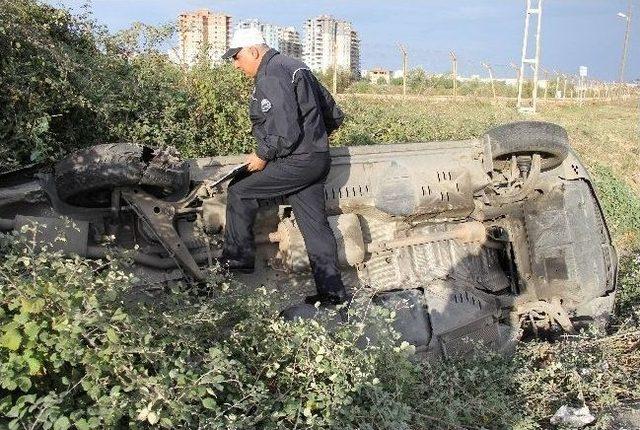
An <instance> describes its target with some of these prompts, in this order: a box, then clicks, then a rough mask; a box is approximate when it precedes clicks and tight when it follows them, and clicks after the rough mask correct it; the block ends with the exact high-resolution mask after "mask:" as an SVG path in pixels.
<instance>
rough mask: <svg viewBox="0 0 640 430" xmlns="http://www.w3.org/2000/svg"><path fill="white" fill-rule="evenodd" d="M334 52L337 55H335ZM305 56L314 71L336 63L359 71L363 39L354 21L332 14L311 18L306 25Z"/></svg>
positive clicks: (352, 71) (343, 67) (353, 72)
mask: <svg viewBox="0 0 640 430" xmlns="http://www.w3.org/2000/svg"><path fill="white" fill-rule="evenodd" d="M334 56H335V58H334ZM302 59H303V61H304V62H305V63H307V65H308V66H309V67H310V68H311V69H312V70H314V71H322V72H324V71H327V70H329V69H330V68H331V67H333V63H334V60H335V62H336V64H337V67H338V69H341V70H349V71H351V73H352V74H353V75H354V76H359V75H360V39H359V38H358V33H357V32H356V30H355V29H354V28H353V25H352V24H351V23H350V22H348V21H341V20H337V19H335V18H333V17H332V16H329V15H321V16H318V17H315V18H311V19H308V20H307V21H306V22H305V25H304V39H303V49H302Z"/></svg>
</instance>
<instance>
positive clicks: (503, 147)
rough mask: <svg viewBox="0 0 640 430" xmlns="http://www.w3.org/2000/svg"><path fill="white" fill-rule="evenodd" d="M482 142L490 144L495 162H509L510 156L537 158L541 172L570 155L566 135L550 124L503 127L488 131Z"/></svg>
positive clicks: (523, 122)
mask: <svg viewBox="0 0 640 430" xmlns="http://www.w3.org/2000/svg"><path fill="white" fill-rule="evenodd" d="M485 139H488V140H489V143H490V144H491V154H492V157H493V160H494V161H503V160H508V159H510V158H511V157H512V156H513V155H532V154H540V156H541V157H542V170H549V169H553V168H554V167H558V166H559V165H560V164H562V162H563V161H564V160H565V158H567V155H568V154H569V138H568V136H567V131H566V130H565V129H564V128H563V127H561V126H559V125H557V124H553V123H550V122H543V121H520V122H512V123H509V124H504V125H501V126H498V127H495V128H493V129H491V130H489V131H488V132H487V134H486V135H485Z"/></svg>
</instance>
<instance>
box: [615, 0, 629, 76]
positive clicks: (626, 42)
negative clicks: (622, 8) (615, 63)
mask: <svg viewBox="0 0 640 430" xmlns="http://www.w3.org/2000/svg"><path fill="white" fill-rule="evenodd" d="M618 16H619V17H620V18H624V19H625V20H627V29H626V30H625V32H624V45H623V47H622V61H621V62H620V83H621V84H622V83H624V69H625V66H626V65H627V53H628V51H629V32H630V30H631V0H629V6H628V7H627V13H626V14H624V13H622V12H618Z"/></svg>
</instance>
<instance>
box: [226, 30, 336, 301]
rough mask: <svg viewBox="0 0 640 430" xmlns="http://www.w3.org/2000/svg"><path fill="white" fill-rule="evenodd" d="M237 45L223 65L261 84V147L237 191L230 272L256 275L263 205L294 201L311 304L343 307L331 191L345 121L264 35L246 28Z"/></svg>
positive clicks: (256, 118) (230, 205) (257, 119)
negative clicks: (333, 152)
mask: <svg viewBox="0 0 640 430" xmlns="http://www.w3.org/2000/svg"><path fill="white" fill-rule="evenodd" d="M230 46H231V48H230V49H229V50H228V51H227V52H226V53H225V54H224V55H223V57H222V58H224V59H228V58H233V64H234V66H235V67H236V68H237V69H240V70H242V71H243V72H244V73H245V75H247V76H249V77H253V78H254V80H255V88H254V90H253V93H252V95H251V102H250V107H249V115H250V117H251V123H252V134H253V136H254V137H255V139H256V141H257V147H256V151H255V152H254V153H252V154H250V155H249V156H248V157H247V160H246V161H247V163H248V166H247V169H248V171H249V172H251V174H249V175H247V176H244V177H240V178H238V179H235V180H233V181H232V182H231V183H230V184H229V189H228V195H227V217H226V228H225V234H224V248H223V253H222V258H221V262H222V264H224V265H226V266H228V268H229V269H230V270H236V271H240V272H245V273H251V272H252V271H253V269H254V264H255V242H254V236H253V223H254V219H255V216H256V213H257V211H258V200H259V199H267V198H273V197H278V196H286V197H287V198H288V200H289V203H290V204H291V207H292V209H293V214H294V215H295V218H296V223H297V225H298V226H299V228H300V231H301V232H302V236H303V238H304V242H305V245H306V248H307V252H308V254H309V261H310V263H311V269H312V270H313V276H314V279H315V283H316V288H317V290H318V294H317V295H314V296H310V297H307V299H306V302H307V303H315V302H320V303H321V304H340V303H343V302H345V301H346V300H347V294H346V290H345V287H344V284H343V283H342V278H341V276H340V270H339V268H338V254H337V247H336V240H335V237H334V236H333V231H332V230H331V227H329V223H328V221H327V214H326V210H325V195H324V184H325V180H326V177H327V174H328V173H329V168H330V165H331V158H330V156H329V140H328V136H329V135H330V134H331V132H333V131H334V130H336V129H337V128H338V127H339V126H340V124H342V120H343V118H344V114H343V113H342V111H341V110H340V109H339V108H338V106H337V105H336V103H335V101H334V100H333V97H331V94H329V92H328V91H327V90H326V89H325V88H324V87H323V86H322V85H321V84H320V83H319V82H318V80H317V79H316V77H315V76H314V75H313V73H312V72H311V70H309V68H308V67H307V66H306V65H305V64H304V63H302V62H301V61H298V60H296V59H294V58H290V57H287V56H285V55H282V54H280V53H279V52H278V51H276V50H274V49H270V48H269V47H268V46H267V45H266V43H265V41H264V38H263V37H262V34H261V33H260V31H259V30H257V29H255V28H250V29H238V30H237V31H236V32H235V34H234V35H233V38H232V39H231V43H230Z"/></svg>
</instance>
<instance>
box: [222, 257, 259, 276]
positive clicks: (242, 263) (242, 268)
mask: <svg viewBox="0 0 640 430" xmlns="http://www.w3.org/2000/svg"><path fill="white" fill-rule="evenodd" d="M216 261H217V262H218V264H220V267H222V268H224V269H227V270H229V271H230V272H238V273H253V271H254V270H255V266H254V263H253V262H252V261H248V260H235V259H232V258H227V257H218V258H216Z"/></svg>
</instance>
